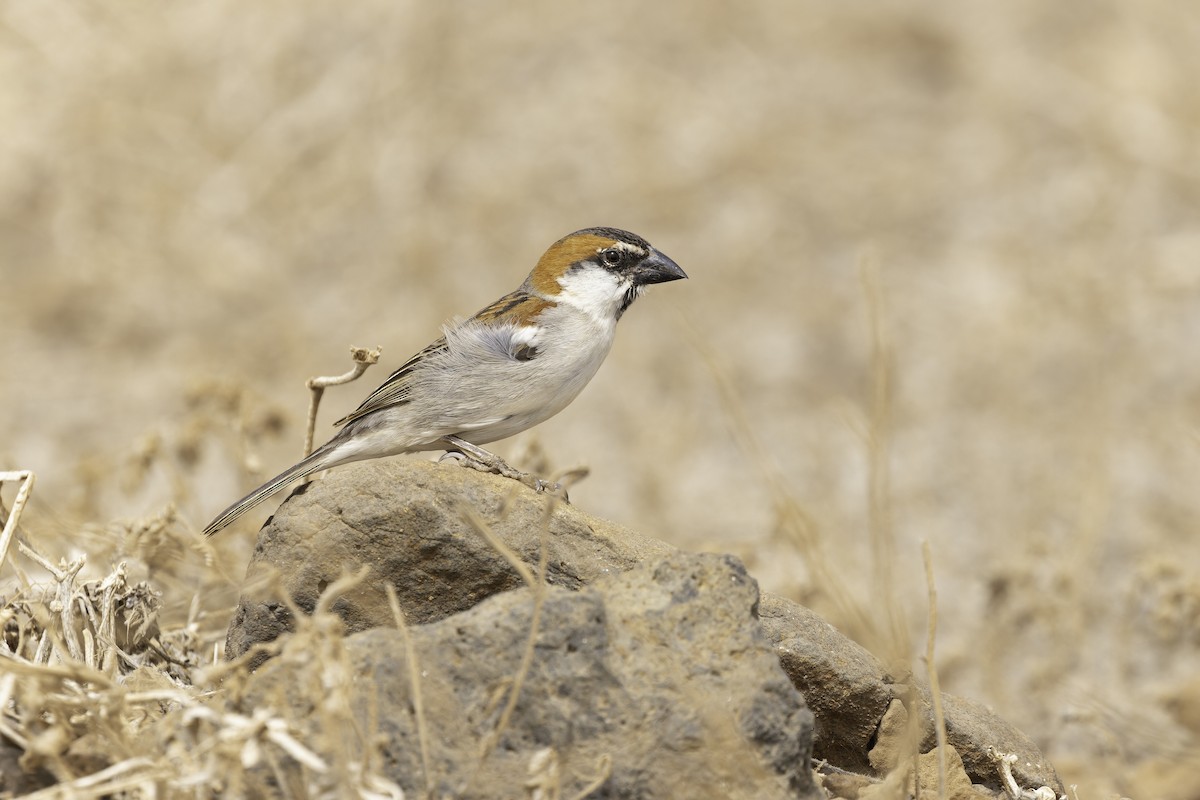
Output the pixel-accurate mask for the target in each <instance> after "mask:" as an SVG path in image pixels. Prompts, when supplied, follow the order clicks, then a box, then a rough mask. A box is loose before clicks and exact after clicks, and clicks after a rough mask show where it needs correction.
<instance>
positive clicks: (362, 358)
mask: <svg viewBox="0 0 1200 800" xmlns="http://www.w3.org/2000/svg"><path fill="white" fill-rule="evenodd" d="M382 352H383V348H382V347H376V348H375V349H374V350H368V349H367V348H365V347H351V348H350V358H351V359H352V360H353V361H354V367H353V368H352V369H351V370H350V371H349V372H347V373H345V374H342V375H334V376H326V377H316V378H309V379H308V380H307V381H306V382H305V384H304V385H305V386H307V387H308V389H309V391H310V392H311V393H312V394H311V395H310V396H309V399H308V427H307V428H306V429H305V433H304V453H303V455H304V456H305V457H307V456H308V454H309V453H311V452H312V448H313V433H314V432H315V431H316V429H317V409H318V408H319V407H320V405H321V397H322V396H323V395H324V394H325V387H327V386H340V385H341V384H343V383H349V382H350V381H353V380H357V379H358V378H359V377H361V376H362V374H363V373H364V372H366V371H367V367H369V366H371V365H372V364H375V363H377V362H378V361H379V354H380V353H382ZM309 480H310V478H305V479H304V482H305V483H308V481H309Z"/></svg>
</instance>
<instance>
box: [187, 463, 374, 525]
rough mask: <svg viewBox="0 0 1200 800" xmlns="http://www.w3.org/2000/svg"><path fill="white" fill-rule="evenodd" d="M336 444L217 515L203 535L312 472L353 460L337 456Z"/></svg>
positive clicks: (285, 471) (288, 470)
mask: <svg viewBox="0 0 1200 800" xmlns="http://www.w3.org/2000/svg"><path fill="white" fill-rule="evenodd" d="M336 444H340V442H338V441H337V440H336V439H335V440H334V441H331V442H329V443H328V444H325V445H322V446H321V447H318V448H317V449H316V450H314V451H313V452H312V454H311V455H309V456H308V458H306V459H304V460H303V461H301V462H300V463H299V464H296V465H294V466H292V467H289V468H288V469H286V470H284V471H283V472H281V473H279V474H278V475H276V476H275V477H274V478H271V480H269V481H267V482H266V483H264V484H263V485H262V486H260V487H258V488H257V489H255V490H254V491H253V492H251V493H250V494H248V495H246V496H245V497H243V498H242V499H241V500H238V501H237V502H236V503H234V504H233V505H231V506H230V507H229V508H227V509H225V510H224V511H222V512H221V513H220V514H218V515H217V518H216V519H214V520H213V521H212V522H210V523H208V525H206V526H204V535H205V536H212V535H213V534H214V533H216V532H217V531H219V530H221V529H222V528H224V527H225V526H226V525H228V524H229V523H231V522H233V521H234V520H235V519H237V518H238V517H240V516H241V515H242V514H245V513H246V512H247V511H249V510H250V509H252V508H254V507H255V506H256V505H258V504H259V503H261V502H262V501H263V500H266V499H267V498H268V497H270V496H271V495H273V494H275V492H278V491H279V490H280V489H282V488H283V487H285V486H287V485H288V484H289V483H292V482H293V481H298V480H300V479H301V478H303V477H304V476H306V475H311V474H313V473H314V472H320V471H321V470H323V469H328V468H329V467H335V466H337V465H339V464H344V463H345V462H346V461H349V460H353V459H347V458H345V456H344V455H339V454H338V453H337V452H336V451H337V449H338V448H337V447H336V446H335V445H336Z"/></svg>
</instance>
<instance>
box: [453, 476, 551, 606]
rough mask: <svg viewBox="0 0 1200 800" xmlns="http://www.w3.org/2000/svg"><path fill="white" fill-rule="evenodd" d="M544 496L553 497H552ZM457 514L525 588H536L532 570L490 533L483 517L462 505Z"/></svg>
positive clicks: (489, 527)
mask: <svg viewBox="0 0 1200 800" xmlns="http://www.w3.org/2000/svg"><path fill="white" fill-rule="evenodd" d="M546 496H547V497H553V495H546ZM555 499H557V498H555ZM458 513H459V514H460V515H461V516H462V518H463V520H465V521H466V523H467V524H468V525H470V526H471V527H472V528H474V529H475V532H476V533H478V534H479V535H480V536H482V537H483V538H484V539H486V540H487V543H488V544H490V545H491V546H492V549H493V550H495V551H496V552H497V553H499V554H500V555H502V556H504V560H505V561H507V562H508V563H509V566H511V567H512V568H513V569H515V570H516V571H517V574H518V575H520V576H521V580H523V581H525V585H526V586H529V587H530V588H537V578H535V577H534V574H533V570H531V569H529V565H528V564H526V563H525V562H524V561H522V560H521V557H520V556H518V555H517V554H516V553H514V552H513V551H512V548H510V547H509V546H508V545H506V544H505V543H504V541H503V540H502V539H501V538H500V537H499V536H497V535H496V534H495V533H494V532H493V531H492V528H491V526H490V525H488V524H487V522H485V521H484V519H483V517H481V516H479V513H478V512H476V511H475V509H473V508H471V507H470V506H468V505H466V504H465V503H463V504H461V505H460V506H459V508H458Z"/></svg>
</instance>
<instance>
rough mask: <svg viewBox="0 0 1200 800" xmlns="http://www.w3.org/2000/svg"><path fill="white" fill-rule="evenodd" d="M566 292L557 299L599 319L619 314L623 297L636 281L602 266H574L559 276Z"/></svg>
mask: <svg viewBox="0 0 1200 800" xmlns="http://www.w3.org/2000/svg"><path fill="white" fill-rule="evenodd" d="M558 283H559V285H560V286H562V292H561V294H559V296H558V297H556V298H555V299H556V300H557V301H558V302H560V303H566V304H568V305H571V306H574V307H575V308H578V309H579V310H581V311H585V312H587V313H588V314H591V315H592V316H593V317H595V318H596V319H598V320H612V319H614V318H615V317H616V313H617V309H618V308H620V306H621V299H622V298H623V297H624V296H625V293H626V292H627V291H629V289H630V288H632V286H633V283H632V282H631V281H629V280H628V279H625V278H621V277H620V276H618V275H615V274H613V273H611V272H609V271H608V270H606V269H601V268H599V267H584V268H583V269H573V270H570V271H568V272H567V274H566V275H563V276H562V277H561V278H559V279H558Z"/></svg>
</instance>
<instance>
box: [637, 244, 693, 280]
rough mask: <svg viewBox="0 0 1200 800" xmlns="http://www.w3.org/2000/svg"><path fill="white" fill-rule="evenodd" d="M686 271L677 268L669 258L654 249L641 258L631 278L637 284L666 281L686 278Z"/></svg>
mask: <svg viewBox="0 0 1200 800" xmlns="http://www.w3.org/2000/svg"><path fill="white" fill-rule="evenodd" d="M686 277H687V273H686V272H684V271H683V270H681V269H680V268H679V265H678V264H676V263H675V262H674V261H672V260H671V259H669V258H667V257H666V256H664V255H663V254H662V253H660V252H658V251H657V250H654V251H652V252H651V253H650V255H648V256H646V257H645V258H644V259H642V261H641V263H639V264H638V265H637V268H636V269H635V270H634V272H633V280H634V282H635V283H637V284H638V285H641V286H644V285H646V284H650V283H666V282H667V281H677V280H679V279H680V278H686Z"/></svg>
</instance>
